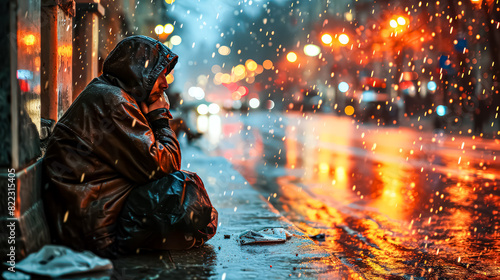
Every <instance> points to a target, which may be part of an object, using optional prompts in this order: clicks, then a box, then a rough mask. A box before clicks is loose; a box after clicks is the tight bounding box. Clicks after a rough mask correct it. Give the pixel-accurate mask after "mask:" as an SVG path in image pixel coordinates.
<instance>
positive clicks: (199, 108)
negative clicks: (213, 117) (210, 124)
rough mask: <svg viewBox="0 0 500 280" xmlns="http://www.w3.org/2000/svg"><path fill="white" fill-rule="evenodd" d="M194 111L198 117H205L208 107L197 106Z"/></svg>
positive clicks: (203, 105)
mask: <svg viewBox="0 0 500 280" xmlns="http://www.w3.org/2000/svg"><path fill="white" fill-rule="evenodd" d="M196 111H197V112H198V114H200V115H206V114H208V106H207V104H200V105H198V108H196Z"/></svg>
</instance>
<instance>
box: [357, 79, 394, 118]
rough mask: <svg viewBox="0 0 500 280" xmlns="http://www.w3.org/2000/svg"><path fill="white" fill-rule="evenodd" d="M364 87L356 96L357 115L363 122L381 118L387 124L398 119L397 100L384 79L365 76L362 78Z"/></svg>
mask: <svg viewBox="0 0 500 280" xmlns="http://www.w3.org/2000/svg"><path fill="white" fill-rule="evenodd" d="M362 85H363V88H362V90H361V93H360V94H359V95H357V96H356V99H357V101H358V102H357V103H358V106H357V110H356V115H357V117H358V118H359V119H360V120H361V121H362V122H368V121H370V120H375V121H376V120H381V121H383V122H384V123H385V124H393V123H395V122H397V121H398V114H399V106H398V102H397V100H395V99H393V98H392V97H391V94H390V91H389V89H388V88H387V85H386V83H385V82H384V80H382V79H379V78H371V77H365V78H363V79H362Z"/></svg>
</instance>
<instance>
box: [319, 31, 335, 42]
mask: <svg viewBox="0 0 500 280" xmlns="http://www.w3.org/2000/svg"><path fill="white" fill-rule="evenodd" d="M332 41H333V38H332V35H330V34H328V33H326V34H323V36H321V42H323V44H325V45H329V44H331V43H332Z"/></svg>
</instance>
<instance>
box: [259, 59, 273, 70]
mask: <svg viewBox="0 0 500 280" xmlns="http://www.w3.org/2000/svg"><path fill="white" fill-rule="evenodd" d="M262 66H264V69H266V70H269V69H271V68H273V62H272V61H271V60H269V59H266V60H264V62H262Z"/></svg>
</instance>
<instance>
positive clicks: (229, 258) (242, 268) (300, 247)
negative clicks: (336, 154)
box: [100, 145, 352, 279]
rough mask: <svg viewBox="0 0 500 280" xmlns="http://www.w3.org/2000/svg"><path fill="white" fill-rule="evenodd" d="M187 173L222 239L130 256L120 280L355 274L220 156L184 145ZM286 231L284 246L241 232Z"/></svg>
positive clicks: (118, 267)
mask: <svg viewBox="0 0 500 280" xmlns="http://www.w3.org/2000/svg"><path fill="white" fill-rule="evenodd" d="M182 148H183V151H182V155H183V158H182V160H183V163H182V168H183V169H187V170H190V171H194V172H196V173H198V175H199V176H200V177H201V178H202V179H203V181H204V183H205V186H206V188H207V191H208V193H209V195H210V198H211V200H212V203H213V205H214V207H215V208H216V209H217V210H218V212H219V227H218V231H217V234H216V235H215V236H214V238H213V239H212V240H210V241H209V242H207V244H206V245H205V246H203V247H202V248H200V249H193V250H189V251H170V252H161V253H155V254H145V255H144V254H143V255H137V256H129V257H126V258H121V259H118V260H115V261H114V265H115V270H114V272H113V277H116V278H118V279H143V278H147V279H167V278H168V279H281V278H297V277H300V278H306V279H307V278H314V279H317V278H328V279H348V278H349V274H350V273H352V270H350V269H349V268H348V267H346V266H344V265H343V264H342V263H341V261H340V260H339V259H337V258H335V257H334V256H330V255H329V254H327V253H326V252H325V251H324V250H322V249H321V248H320V247H319V246H318V245H316V244H315V243H314V242H313V241H312V240H310V239H309V238H308V237H305V236H304V235H303V234H302V233H301V232H299V231H298V230H297V229H296V228H295V227H294V226H293V225H292V224H291V223H290V222H288V221H286V219H284V218H283V217H282V216H281V215H280V214H279V213H278V212H277V211H276V210H275V209H274V208H273V207H272V206H271V205H270V204H268V203H267V201H265V200H264V199H263V197H261V196H260V195H259V193H258V192H257V191H255V190H254V189H253V188H252V187H251V186H250V185H249V184H248V182H246V181H245V179H244V178H243V177H242V176H241V175H240V174H239V173H238V172H237V171H236V170H234V169H233V168H232V166H231V164H230V163H229V162H228V161H227V160H226V159H224V158H221V157H209V156H207V155H205V154H204V153H203V152H202V151H201V150H199V149H198V148H196V147H193V146H187V145H183V147H182ZM263 227H283V228H285V229H287V230H289V231H290V232H291V233H293V234H294V236H293V237H292V238H291V239H289V240H287V241H286V242H285V243H282V244H272V245H245V246H241V245H239V243H238V242H237V238H238V235H239V233H241V232H243V231H244V230H249V229H256V230H258V229H261V228H263ZM100 279H102V278H100Z"/></svg>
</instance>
